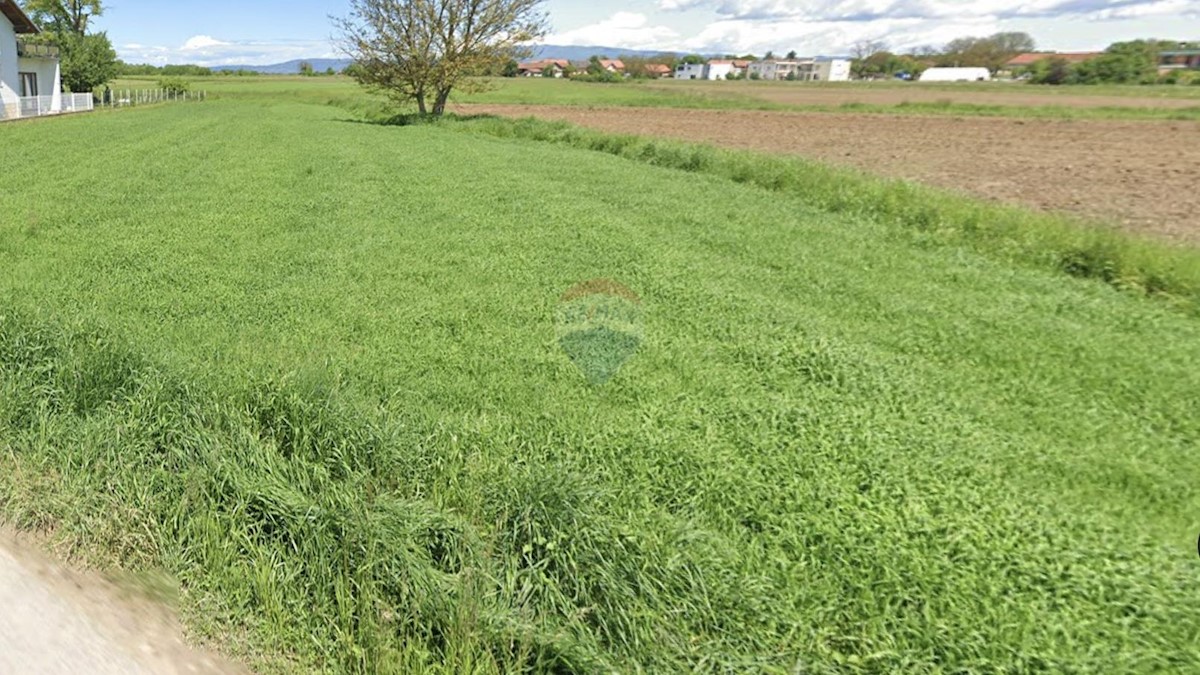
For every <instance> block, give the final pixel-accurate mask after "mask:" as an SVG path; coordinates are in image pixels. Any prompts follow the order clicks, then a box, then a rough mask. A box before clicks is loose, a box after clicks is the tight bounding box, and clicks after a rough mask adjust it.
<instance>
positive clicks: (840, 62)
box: [817, 59, 850, 82]
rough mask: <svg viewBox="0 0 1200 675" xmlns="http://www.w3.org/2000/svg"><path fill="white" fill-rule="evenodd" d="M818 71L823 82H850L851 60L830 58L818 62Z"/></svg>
mask: <svg viewBox="0 0 1200 675" xmlns="http://www.w3.org/2000/svg"><path fill="white" fill-rule="evenodd" d="M817 72H818V73H819V74H820V75H821V81H822V82H849V81H850V62H849V61H847V60H845V59H830V60H828V61H820V62H818V63H817Z"/></svg>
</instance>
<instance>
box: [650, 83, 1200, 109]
mask: <svg viewBox="0 0 1200 675" xmlns="http://www.w3.org/2000/svg"><path fill="white" fill-rule="evenodd" d="M714 85H716V86H714ZM991 86H993V87H995V88H996V91H979V89H978V88H976V87H971V86H969V85H968V86H967V87H958V88H955V87H953V86H948V85H927V84H918V83H910V84H904V85H900V86H897V85H890V84H889V85H884V86H880V87H879V88H877V89H874V88H871V86H870V85H855V86H852V87H843V86H839V85H833V86H812V85H806V84H797V83H794V82H788V83H782V82H770V83H763V82H758V83H754V82H746V83H742V82H736V83H732V82H731V83H712V82H705V83H699V84H693V83H672V84H664V85H658V87H659V88H661V89H663V90H664V91H679V90H681V89H683V90H687V89H693V90H695V91H697V92H705V93H713V92H715V91H726V92H729V93H737V94H742V95H745V96H750V97H752V98H757V99H760V100H763V101H768V102H771V103H782V104H786V105H799V106H804V105H820V106H839V105H843V104H847V103H866V104H870V105H897V104H900V103H943V102H950V103H966V104H972V105H999V106H1013V107H1040V106H1061V107H1068V108H1193V107H1200V99H1198V98H1187V97H1172V96H1165V95H1163V96H1155V95H1152V94H1146V95H1128V96H1120V95H1105V94H1079V93H1073V92H1072V93H1065V94H1064V93H1061V92H1060V90H1055V89H1050V88H1046V89H1040V88H1038V87H1033V86H1029V85H1024V84H1014V85H991ZM1006 86H1009V87H1011V89H1005V87H1006ZM717 87H721V88H720V89H717Z"/></svg>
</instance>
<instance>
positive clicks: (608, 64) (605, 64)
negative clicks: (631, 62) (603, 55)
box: [600, 59, 625, 73]
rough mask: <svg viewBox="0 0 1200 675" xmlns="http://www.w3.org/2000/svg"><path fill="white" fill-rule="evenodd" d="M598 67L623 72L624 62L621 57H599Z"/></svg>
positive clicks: (611, 71)
mask: <svg viewBox="0 0 1200 675" xmlns="http://www.w3.org/2000/svg"><path fill="white" fill-rule="evenodd" d="M600 67H601V68H603V69H605V70H607V71H608V72H610V73H624V72H625V64H624V63H623V62H622V61H621V59H600Z"/></svg>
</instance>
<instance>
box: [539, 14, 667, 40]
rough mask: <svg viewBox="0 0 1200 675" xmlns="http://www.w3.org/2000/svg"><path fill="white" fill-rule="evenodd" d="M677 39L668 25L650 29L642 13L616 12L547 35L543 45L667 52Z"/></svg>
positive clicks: (647, 20)
mask: <svg viewBox="0 0 1200 675" xmlns="http://www.w3.org/2000/svg"><path fill="white" fill-rule="evenodd" d="M678 40H679V33H677V32H676V31H675V29H673V28H670V27H668V26H652V25H650V21H649V19H647V18H646V15H645V14H638V13H635V12H617V13H616V14H613V15H612V16H611V17H609V18H607V19H604V20H603V21H600V22H599V23H594V24H591V25H589V26H583V27H582V28H576V29H574V30H569V31H566V32H563V33H555V34H553V35H547V36H546V38H545V40H544V42H545V43H547V44H555V45H584V46H587V45H603V46H606V47H624V48H626V49H660V48H661V49H666V48H670V47H671V46H672V45H673V44H675V43H676V42H677V41H678Z"/></svg>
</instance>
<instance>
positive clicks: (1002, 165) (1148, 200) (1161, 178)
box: [457, 105, 1200, 244]
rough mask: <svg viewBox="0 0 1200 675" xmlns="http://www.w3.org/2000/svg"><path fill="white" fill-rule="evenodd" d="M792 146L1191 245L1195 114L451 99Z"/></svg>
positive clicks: (1199, 201) (491, 109) (1197, 171)
mask: <svg viewBox="0 0 1200 675" xmlns="http://www.w3.org/2000/svg"><path fill="white" fill-rule="evenodd" d="M457 110H458V111H459V112H462V113H472V114H480V113H487V114H495V115H501V116H506V117H527V116H536V117H540V118H544V119H551V120H563V121H567V122H572V123H574V124H579V125H581V126H585V127H591V128H594V129H599V130H602V131H608V132H617V133H628V134H640V135H645V136H660V137H668V138H675V139H680V140H685V141H696V142H703V143H710V144H714V145H719V146H724V147H730V148H742V149H749V150H758V151H764V152H772V153H783V154H794V155H800V156H803V157H807V158H811V159H816V160H821V161H825V162H829V163H833V164H839V165H844V166H849V167H854V168H858V169H862V170H864V171H867V172H871V173H875V174H881V175H884V176H890V177H895V178H903V179H908V180H915V181H919V182H922V183H926V184H929V185H934V186H937V187H940V188H947V189H950V190H955V191H958V192H962V193H966V194H970V195H975V196H978V197H984V198H987V199H992V200H998V201H1003V202H1009V203H1016V204H1023V205H1026V206H1030V207H1034V208H1036V209H1040V210H1045V211H1058V212H1065V213H1068V214H1073V215H1076V216H1081V217H1084V218H1086V219H1089V220H1098V221H1102V222H1106V223H1112V224H1115V225H1117V226H1119V227H1121V228H1123V229H1126V230H1129V231H1134V232H1139V233H1146V234H1150V235H1153V236H1155V237H1158V238H1163V239H1167V240H1171V241H1176V242H1180V243H1188V244H1200V123H1197V122H1160V121H1118V120H1041V119H1012V118H997V117H948V116H908V115H905V116H892V115H877V114H838V113H793V112H774V111H751V110H682V109H664V108H580V107H569V106H517V105H470V106H467V105H463V106H457Z"/></svg>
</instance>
